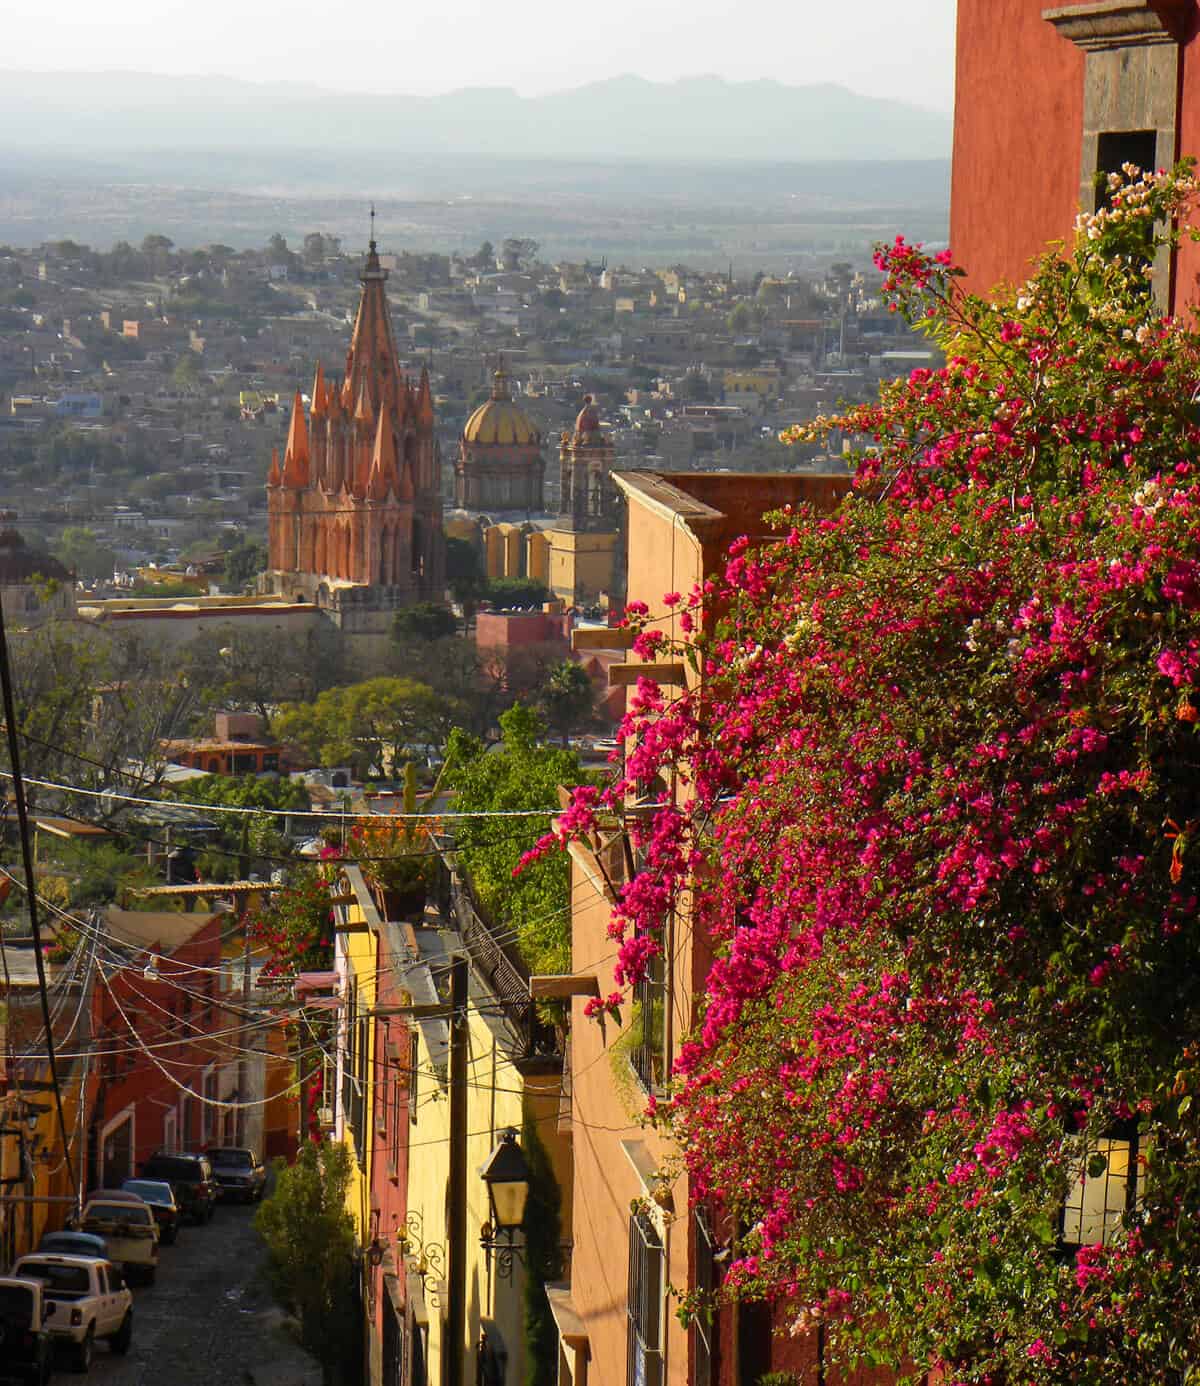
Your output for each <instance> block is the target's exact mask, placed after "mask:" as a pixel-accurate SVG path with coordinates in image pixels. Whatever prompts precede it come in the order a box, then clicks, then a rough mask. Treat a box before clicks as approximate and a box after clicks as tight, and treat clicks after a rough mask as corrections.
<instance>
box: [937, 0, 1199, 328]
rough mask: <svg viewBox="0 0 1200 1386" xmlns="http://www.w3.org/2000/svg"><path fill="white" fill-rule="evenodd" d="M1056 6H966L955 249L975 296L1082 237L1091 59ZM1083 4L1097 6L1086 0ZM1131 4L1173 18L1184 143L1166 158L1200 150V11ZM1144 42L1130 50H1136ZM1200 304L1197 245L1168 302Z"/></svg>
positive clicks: (971, 0)
mask: <svg viewBox="0 0 1200 1386" xmlns="http://www.w3.org/2000/svg"><path fill="white" fill-rule="evenodd" d="M1071 7H1072V6H1071V5H1070V4H1066V5H1064V4H1063V3H1062V0H1059V4H1058V5H1057V6H1055V8H1058V9H1070V8H1071ZM1048 8H1050V6H1049V4H1048V0H959V3H958V42H957V59H956V96H955V116H954V171H953V179H952V195H951V208H950V246H951V249H952V251H953V253H954V257H955V259H956V261H957V262H958V263H959V264H960V265H962V266H963V268H964V269H965V270H966V271H967V275H968V278H967V284H968V286H969V287H970V288H971V289H973V290H975V291H976V292H982V293H986V292H987V291H988V290H990V289H992V288H994V287H995V286H996V285H997V284H1000V283H1002V282H1003V283H1009V284H1019V283H1020V282H1021V281H1022V280H1023V279H1025V278H1026V277H1027V275H1028V272H1029V268H1030V266H1031V264H1032V262H1033V261H1034V260H1036V259H1037V257H1038V256H1039V255H1041V254H1042V252H1043V251H1044V250H1045V249H1046V247H1047V245H1048V244H1049V243H1050V242H1052V241H1055V240H1069V239H1070V238H1071V236H1072V232H1073V225H1074V220H1075V216H1076V214H1077V212H1078V211H1079V210H1080V207H1079V203H1080V186H1081V182H1082V181H1083V174H1084V170H1083V169H1082V158H1081V154H1082V144H1083V137H1084V125H1085V95H1084V93H1085V81H1086V73H1087V61H1088V55H1087V54H1086V53H1085V52H1084V49H1083V47H1082V46H1081V45H1080V44H1079V43H1077V42H1074V41H1072V39H1071V38H1069V37H1066V36H1065V35H1064V34H1063V33H1061V32H1060V31H1059V29H1057V28H1056V27H1055V26H1054V25H1053V24H1051V23H1050V22H1049V21H1048V20H1047V19H1046V18H1044V12H1045V11H1046V10H1047V9H1048ZM1077 8H1080V9H1081V10H1089V9H1090V10H1094V9H1095V6H1094V5H1084V4H1083V3H1082V0H1080V4H1079V5H1078V6H1077ZM1113 8H1114V10H1115V9H1116V8H1117V7H1116V6H1114V7H1113ZM1125 8H1126V9H1128V8H1130V7H1129V6H1126V7H1125ZM1132 8H1133V9H1134V10H1135V11H1136V10H1145V11H1148V12H1152V13H1160V14H1162V15H1163V16H1164V17H1165V18H1166V21H1167V26H1168V28H1169V30H1170V34H1171V37H1172V40H1173V41H1178V51H1179V59H1180V61H1179V74H1178V79H1177V87H1178V110H1177V113H1176V118H1175V138H1174V140H1173V141H1172V142H1171V143H1173V148H1170V149H1168V150H1166V151H1165V152H1166V157H1159V158H1158V159H1157V160H1156V162H1157V163H1159V164H1160V165H1161V164H1164V163H1167V162H1170V161H1171V159H1173V158H1175V157H1179V156H1182V155H1189V154H1190V155H1193V156H1196V157H1200V44H1198V43H1197V41H1196V40H1197V33H1198V31H1200V8H1198V7H1197V5H1196V3H1195V0H1142V3H1140V4H1139V3H1137V0H1135V2H1134V4H1133V6H1132ZM1138 48H1139V45H1138V44H1137V43H1132V44H1131V45H1130V46H1129V49H1128V51H1129V52H1130V53H1131V54H1133V55H1134V56H1135V57H1136V54H1137V50H1138ZM1123 51H1124V50H1123ZM1128 80H1129V83H1130V86H1132V85H1133V84H1134V79H1133V78H1132V77H1131V78H1130V79H1128ZM1134 123H1135V125H1141V124H1144V123H1145V124H1149V123H1152V122H1143V121H1136V120H1135V122H1134ZM1089 210H1090V209H1089ZM1193 220H1194V221H1196V222H1197V223H1200V217H1194V218H1193ZM1196 303H1200V247H1198V246H1196V245H1193V244H1191V243H1190V242H1188V243H1186V244H1185V245H1184V246H1182V247H1181V248H1180V250H1179V252H1178V255H1177V257H1176V260H1175V263H1174V265H1173V267H1172V275H1171V289H1170V293H1169V294H1168V295H1167V298H1166V300H1165V303H1164V306H1166V307H1169V308H1171V309H1172V310H1173V311H1179V310H1181V309H1183V308H1184V307H1186V306H1188V305H1189V304H1196Z"/></svg>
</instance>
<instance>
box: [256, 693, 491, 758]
mask: <svg viewBox="0 0 1200 1386" xmlns="http://www.w3.org/2000/svg"><path fill="white" fill-rule="evenodd" d="M464 715H465V712H464V709H463V707H462V705H461V704H460V703H459V701H458V700H457V699H454V698H450V697H446V696H444V695H439V694H438V693H435V692H434V690H433V689H432V688H430V687H429V685H428V684H425V683H419V682H418V681H417V680H416V679H409V678H375V679H368V680H366V682H364V683H356V684H349V685H347V686H345V687H342V688H330V689H327V690H326V691H325V692H324V693H322V694H321V695H320V696H319V697H318V698H317V699H316V700H315V702H312V703H307V704H304V703H294V704H289V705H288V706H286V707H285V708H284V709H283V710H282V711H281V713H280V714H279V717H278V719H277V721H276V731H277V732H278V734H279V736H281V737H282V738H283V739H284V740H285V741H291V742H294V743H295V744H296V745H297V746H299V747H301V748H302V749H303V750H304V751H305V752H306V753H307V754H308V755H309V756H311V757H312V758H313V760H315V761H316V762H317V763H318V764H320V765H330V766H332V765H344V764H347V763H349V764H351V765H353V766H354V768H355V771H356V772H357V773H358V774H359V775H360V776H361V777H362V778H364V779H365V778H369V777H370V776H372V775H377V776H385V775H388V774H391V773H392V772H393V771H394V769H395V767H397V766H399V765H401V764H403V763H404V761H405V760H407V759H408V758H409V756H410V754H411V753H412V751H411V748H413V747H416V746H440V745H442V743H443V742H444V741H445V739H446V736H447V735H448V733H449V731H450V729H451V728H452V727H453V726H455V725H457V724H458V723H460V722H461V721H462V720H463V718H464Z"/></svg>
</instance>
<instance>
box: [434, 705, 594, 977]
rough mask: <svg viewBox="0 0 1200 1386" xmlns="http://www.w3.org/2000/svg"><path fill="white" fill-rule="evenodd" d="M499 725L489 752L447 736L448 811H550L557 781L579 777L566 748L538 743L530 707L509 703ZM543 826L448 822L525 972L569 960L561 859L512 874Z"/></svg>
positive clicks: (510, 821)
mask: <svg viewBox="0 0 1200 1386" xmlns="http://www.w3.org/2000/svg"><path fill="white" fill-rule="evenodd" d="M500 726H501V730H502V732H503V740H502V741H501V743H500V745H499V746H498V747H492V748H490V749H485V748H484V746H483V743H482V742H480V741H478V740H476V739H475V738H474V737H472V736H469V735H468V734H467V733H465V732H462V731H456V732H454V733H453V734H452V735H451V737H450V741H449V744H448V746H447V751H446V755H447V761H448V763H449V765H450V770H449V773H448V776H447V779H448V783H449V785H450V787H451V788H452V789H453V790H454V795H455V798H454V807H455V809H456V810H458V811H461V812H482V811H496V810H505V809H509V810H511V809H546V808H553V807H554V806H555V805H556V804H557V803H558V786H559V785H560V784H561V785H576V784H579V783H581V782H582V781H583V779H584V775H583V772H582V771H581V770H580V767H579V758H578V756H576V755H575V753H574V752H573V751H566V750H562V749H561V748H559V747H554V746H546V745H542V744H541V740H542V738H543V737H544V736H545V731H546V728H545V724H544V722H543V721H542V719H541V718H540V717H539V716H538V715H537V713H536V712H534V711H533V710H532V709H530V708H527V707H524V706H522V705H521V704H520V703H518V704H516V706H514V707H512V708H510V709H509V710H508V711H507V712H505V713H502V714H501V716H500ZM546 827H547V820H546V818H544V817H530V818H478V819H471V818H466V819H461V820H458V821H457V822H456V825H455V835H456V842H457V849H458V855H459V859H460V861H461V862H462V864H463V866H464V867H465V868H466V871H467V873H468V875H469V876H470V878H471V880H472V882H473V883H474V886H475V889H476V891H477V892H478V894H479V897H480V899H481V901H482V902H483V904H484V906H485V907H486V908H487V909H488V910H489V912H490V913H491V914H492V916H493V918H494V919H495V920H496V922H497V923H498V924H501V925H504V926H507V927H510V928H513V929H515V930H516V935H517V946H518V947H519V949H520V951H521V955H522V957H523V958H524V959H525V961H526V963H527V964H528V966H529V968H530V970H531V971H532V972H565V971H568V970H569V968H570V961H571V931H570V918H569V913H570V912H569V895H570V872H569V870H568V863H567V859H566V857H564V856H561V855H559V854H553V855H550V856H547V857H542V858H541V859H540V860H538V861H536V862H532V863H530V864H527V865H526V866H524V867H523V868H522V869H521V870H520V871H519V872H518V868H519V867H521V859H522V857H523V856H524V855H525V853H526V852H528V851H530V850H531V849H532V848H533V847H534V845H535V844H536V843H537V841H538V839H539V838H540V837H541V836H542V834H543V833H544V832H545V831H546ZM514 873H516V874H514Z"/></svg>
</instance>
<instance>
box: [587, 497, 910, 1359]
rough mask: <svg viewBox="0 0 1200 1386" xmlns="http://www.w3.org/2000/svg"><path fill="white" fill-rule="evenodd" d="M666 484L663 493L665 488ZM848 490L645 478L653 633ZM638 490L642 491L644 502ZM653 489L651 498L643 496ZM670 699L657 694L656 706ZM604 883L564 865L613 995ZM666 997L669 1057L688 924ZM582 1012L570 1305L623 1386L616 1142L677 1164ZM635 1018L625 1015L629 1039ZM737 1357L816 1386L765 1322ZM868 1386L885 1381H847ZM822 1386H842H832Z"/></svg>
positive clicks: (727, 1345) (642, 504) (678, 1213)
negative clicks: (777, 512) (749, 552)
mask: <svg viewBox="0 0 1200 1386" xmlns="http://www.w3.org/2000/svg"><path fill="white" fill-rule="evenodd" d="M659 483H661V484H659ZM847 485H848V478H845V477H832V478H831V477H821V476H811V475H810V476H783V475H770V476H746V475H740V476H733V475H729V476H725V475H723V474H721V475H718V474H704V473H686V474H680V475H671V476H663V477H657V478H651V477H647V476H646V475H645V474H643V475H642V476H641V477H640V478H639V479H638V481H637V482H636V483H634V486H633V490H632V492H631V493H630V495H629V499H628V507H627V531H626V532H627V537H628V574H629V578H628V591H629V596H630V598H631V599H634V600H638V601H644V602H645V603H646V605H647V606H648V607H649V611H650V618H651V619H652V620H654V621H655V623H656V626H657V628H658V629H661V630H663V631H664V632H665V633H666V634H668V635H669V636H671V637H679V636H680V635H681V631H680V630H679V628H678V617H677V616H676V615H675V614H674V609H673V608H672V607H669V606H668V605H667V604H666V603H665V602H664V601H663V597H664V595H665V594H666V593H668V592H680V593H683V594H685V595H686V594H687V593H688V592H689V591H690V590H691V588H692V587H693V585H694V584H695V583H697V582H699V581H702V580H703V579H704V578H705V577H706V576H708V575H710V574H712V573H714V572H716V571H718V570H719V569H720V567H721V565H722V562H723V556H724V553H725V550H726V548H727V546H728V545H729V543H730V542H731V541H732V540H733V539H735V538H736V537H737V536H738V535H740V534H743V533H750V534H752V535H761V534H762V533H763V532H764V529H765V526H764V525H763V523H762V518H761V517H762V516H763V514H764V513H766V512H767V511H770V510H774V509H778V508H780V507H782V506H783V505H785V504H787V503H788V502H789V501H797V500H811V501H813V502H815V503H816V504H817V505H818V506H821V507H825V508H831V507H832V506H833V505H834V504H836V502H837V500H838V498H839V497H840V496H841V495H842V494H843V493H844V491H845V489H846V487H847ZM639 488H640V489H639ZM647 488H649V492H650V494H647ZM667 691H668V690H666V689H664V693H666V692H667ZM602 887H603V878H602V877H601V875H600V873H599V872H598V871H596V870H595V869H594V868H589V866H588V864H587V857H586V854H584V855H582V856H576V855H575V854H573V855H572V863H571V899H572V902H573V910H572V971H573V972H574V973H576V974H580V975H582V974H592V975H595V976H596V977H597V978H598V980H599V985H600V990H601V992H602V993H605V994H607V993H608V992H609V991H611V990H612V969H613V961H614V958H615V945H614V943H613V940H612V939H611V938H610V936H609V933H608V927H609V922H610V918H611V905H610V903H609V901H608V899H607V898H605V896H604V895H603V893H602ZM668 951H669V955H670V957H671V973H672V985H671V990H670V1006H669V1008H668V1019H667V1024H668V1045H669V1047H670V1048H671V1049H672V1050H675V1051H677V1050H678V1046H679V1044H680V1042H681V1041H682V1040H683V1038H684V1037H685V1036H686V1034H687V1032H688V1030H689V1029H690V1027H691V1025H692V1022H693V1018H694V1017H693V999H692V998H693V997H695V996H697V995H698V994H700V993H701V992H702V989H703V983H704V980H705V977H706V975H707V971H708V967H709V964H710V961H711V955H710V952H709V949H708V948H707V946H706V944H705V940H704V939H702V938H698V937H696V936H695V934H694V933H693V931H692V928H691V927H690V921H689V920H688V919H687V918H686V917H680V918H678V919H677V920H676V921H675V924H674V930H673V940H672V943H671V945H670V947H669V950H668ZM583 1007H584V1000H583V999H578V998H577V999H576V1000H575V1001H574V1002H573V1014H572V1025H571V1073H572V1080H571V1087H572V1144H573V1151H574V1210H575V1211H574V1218H573V1226H572V1240H573V1251H572V1258H571V1299H572V1302H573V1305H574V1308H575V1310H576V1311H577V1312H578V1313H579V1315H580V1316H581V1318H582V1319H583V1321H584V1323H585V1325H586V1329H587V1334H588V1347H589V1352H590V1361H589V1366H588V1380H589V1382H599V1383H602V1386H617V1384H618V1383H620V1382H622V1381H624V1380H625V1379H626V1376H625V1373H626V1354H627V1333H628V1320H627V1297H628V1290H627V1285H628V1245H627V1239H628V1226H629V1216H630V1203H631V1201H632V1200H634V1199H637V1198H642V1197H644V1196H645V1189H644V1187H643V1184H642V1182H641V1180H640V1179H639V1177H638V1174H637V1173H636V1172H635V1169H634V1166H633V1164H632V1163H631V1161H630V1159H629V1157H628V1155H627V1154H626V1152H625V1150H624V1149H623V1148H622V1144H621V1143H622V1141H626V1142H641V1143H642V1145H643V1146H644V1147H645V1149H646V1152H647V1155H648V1156H649V1160H650V1162H651V1164H652V1166H654V1167H657V1168H661V1167H663V1166H664V1165H669V1164H671V1163H673V1164H674V1165H675V1166H676V1167H677V1164H678V1159H677V1152H676V1151H675V1150H674V1149H673V1147H671V1146H670V1145H669V1144H667V1143H666V1142H665V1141H663V1140H661V1139H660V1138H659V1137H658V1135H657V1134H656V1133H655V1132H654V1131H653V1130H652V1129H649V1128H647V1127H643V1126H641V1125H639V1122H638V1117H639V1114H640V1113H641V1112H642V1111H643V1110H644V1108H645V1104H646V1099H647V1093H646V1092H645V1090H644V1089H643V1088H642V1086H641V1084H640V1082H639V1080H638V1078H637V1076H636V1074H635V1073H634V1071H633V1069H632V1067H631V1065H630V1063H629V1059H628V1051H627V1046H623V1045H622V1044H621V1036H622V1035H623V1034H624V1033H625V1032H626V1030H625V1029H623V1028H622V1025H618V1024H616V1023H615V1022H614V1021H613V1020H612V1019H606V1021H605V1023H604V1025H603V1026H601V1025H600V1024H599V1023H598V1022H597V1021H595V1020H587V1019H585V1018H584V1015H583ZM630 1010H631V1008H629V1007H625V1008H624V1009H623V1014H622V1022H623V1025H624V1027H626V1029H627V1027H628V1025H629V1023H630V1020H631V1014H630ZM671 1195H672V1200H673V1216H671V1215H668V1216H667V1218H666V1219H665V1223H666V1226H665V1230H664V1247H665V1253H666V1257H665V1259H666V1278H667V1281H668V1283H669V1284H671V1285H672V1286H675V1287H677V1288H680V1287H684V1286H687V1285H689V1284H693V1283H694V1276H693V1272H694V1267H693V1265H692V1259H693V1255H692V1221H691V1209H690V1206H689V1198H688V1187H687V1180H686V1178H685V1177H684V1176H683V1175H679V1176H678V1177H677V1178H676V1179H675V1181H674V1183H673V1185H672V1188H671ZM676 1307H677V1305H676V1302H675V1301H674V1300H668V1303H667V1305H666V1310H665V1315H664V1320H663V1322H664V1327H665V1354H664V1355H665V1363H664V1367H665V1371H664V1380H665V1382H666V1383H668V1386H687V1384H688V1383H689V1382H690V1381H692V1380H693V1379H694V1378H695V1362H694V1348H695V1337H694V1332H693V1330H691V1329H687V1328H684V1327H683V1326H682V1325H681V1324H680V1323H679V1321H678V1320H677V1319H676V1317H675V1315H674V1309H675V1308H676ZM721 1317H722V1325H721V1334H720V1336H721V1342H722V1350H721V1356H720V1370H719V1375H718V1380H719V1382H720V1383H722V1386H732V1383H733V1382H734V1380H735V1379H736V1378H735V1376H734V1375H733V1373H734V1370H735V1363H736V1352H737V1349H736V1348H735V1347H734V1337H735V1332H734V1322H733V1315H732V1314H731V1313H729V1312H728V1311H727V1312H726V1313H724V1314H722V1316H721ZM740 1333H741V1336H742V1342H743V1351H746V1352H747V1353H749V1343H748V1342H747V1337H748V1335H749V1334H751V1333H753V1334H754V1336H755V1340H756V1341H755V1349H756V1351H755V1352H754V1354H753V1356H754V1360H755V1361H757V1362H761V1363H763V1364H764V1367H766V1366H769V1367H770V1368H771V1369H774V1370H781V1369H783V1370H793V1371H800V1372H803V1371H804V1370H806V1369H807V1370H808V1373H809V1375H808V1377H807V1378H806V1379H811V1378H812V1373H813V1363H814V1360H815V1359H814V1353H815V1340H805V1339H796V1338H789V1337H787V1336H785V1335H782V1334H777V1333H772V1331H771V1327H770V1320H769V1316H767V1317H765V1318H764V1316H762V1315H761V1314H759V1315H748V1316H743V1321H742V1324H741V1328H740ZM860 1380H861V1381H862V1382H863V1383H864V1386H865V1383H866V1382H868V1380H869V1381H870V1382H871V1383H872V1386H875V1384H876V1383H882V1382H884V1381H886V1380H890V1378H887V1377H886V1376H883V1375H877V1376H874V1377H867V1376H864V1377H861V1378H855V1382H856V1384H857V1382H859V1381H860ZM829 1386H843V1383H842V1381H841V1379H840V1378H839V1379H838V1380H837V1381H835V1380H834V1378H832V1377H830V1378H829Z"/></svg>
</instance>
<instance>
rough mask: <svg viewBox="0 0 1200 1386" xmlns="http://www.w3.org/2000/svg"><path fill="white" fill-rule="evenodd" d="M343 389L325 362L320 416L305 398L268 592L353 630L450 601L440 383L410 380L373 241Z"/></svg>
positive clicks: (280, 497)
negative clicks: (436, 390)
mask: <svg viewBox="0 0 1200 1386" xmlns="http://www.w3.org/2000/svg"><path fill="white" fill-rule="evenodd" d="M360 278H361V281H362V294H361V297H360V299H359V305H358V314H357V317H356V319H355V323H354V331H353V334H352V336H351V340H350V349H349V351H348V352H347V354H346V370H345V374H344V375H343V376H342V378H341V380H340V381H337V380H327V379H326V378H325V374H324V371H323V369H322V367H321V366H320V364H318V366H317V370H316V378H315V380H314V381H313V387H312V396H311V400H310V405H309V413H308V417H307V418H306V417H305V410H304V402H303V399H302V398H301V396H300V394H299V392H297V394H296V397H295V400H294V402H293V405H292V417H291V423H290V425H289V428H288V437H287V445H286V447H285V450H284V455H283V458H282V460H281V459H280V458H279V455H278V452H276V453H275V455H274V456H273V457H272V460H271V469H270V473H269V474H268V477H267V514H268V571H267V572H266V573H265V574H264V576H263V579H262V590H263V591H264V592H266V593H270V594H274V595H276V596H282V597H285V598H286V599H287V600H289V601H297V602H313V603H315V604H316V605H317V606H318V607H319V608H320V609H321V610H322V611H323V612H324V613H325V614H326V615H327V616H328V617H329V618H330V619H332V620H333V621H334V622H335V623H336V624H337V625H339V626H340V627H341V628H342V629H343V630H345V631H346V632H347V633H349V634H364V635H372V634H382V633H384V632H385V631H386V630H387V628H388V625H389V623H390V620H391V616H392V614H393V613H394V612H395V611H396V610H398V609H399V608H401V607H404V606H409V605H412V604H413V603H415V602H423V601H433V602H441V601H443V600H444V598H445V587H446V579H445V537H444V535H443V532H442V501H441V478H440V470H441V469H440V463H439V458H438V449H437V444H436V441H435V438H434V409H433V396H432V392H431V390H430V385H429V375H428V372H427V371H425V370H422V371H421V375H420V379H419V381H418V382H417V383H416V384H415V385H414V383H413V382H412V381H411V380H410V379H409V378H408V377H407V376H406V375H405V374H403V373H402V372H401V370H400V365H399V361H398V357H397V352H396V342H395V337H394V334H393V331H392V324H391V317H390V314H389V312H388V304H387V293H386V289H385V287H384V286H385V283H386V280H387V271H386V270H385V269H383V268H381V266H380V263H379V256H378V253H377V251H376V245H375V241H374V240H373V239H372V241H371V243H370V250H369V252H368V255H367V261H366V265H365V267H364V269H363V272H362V275H361V276H360Z"/></svg>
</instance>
